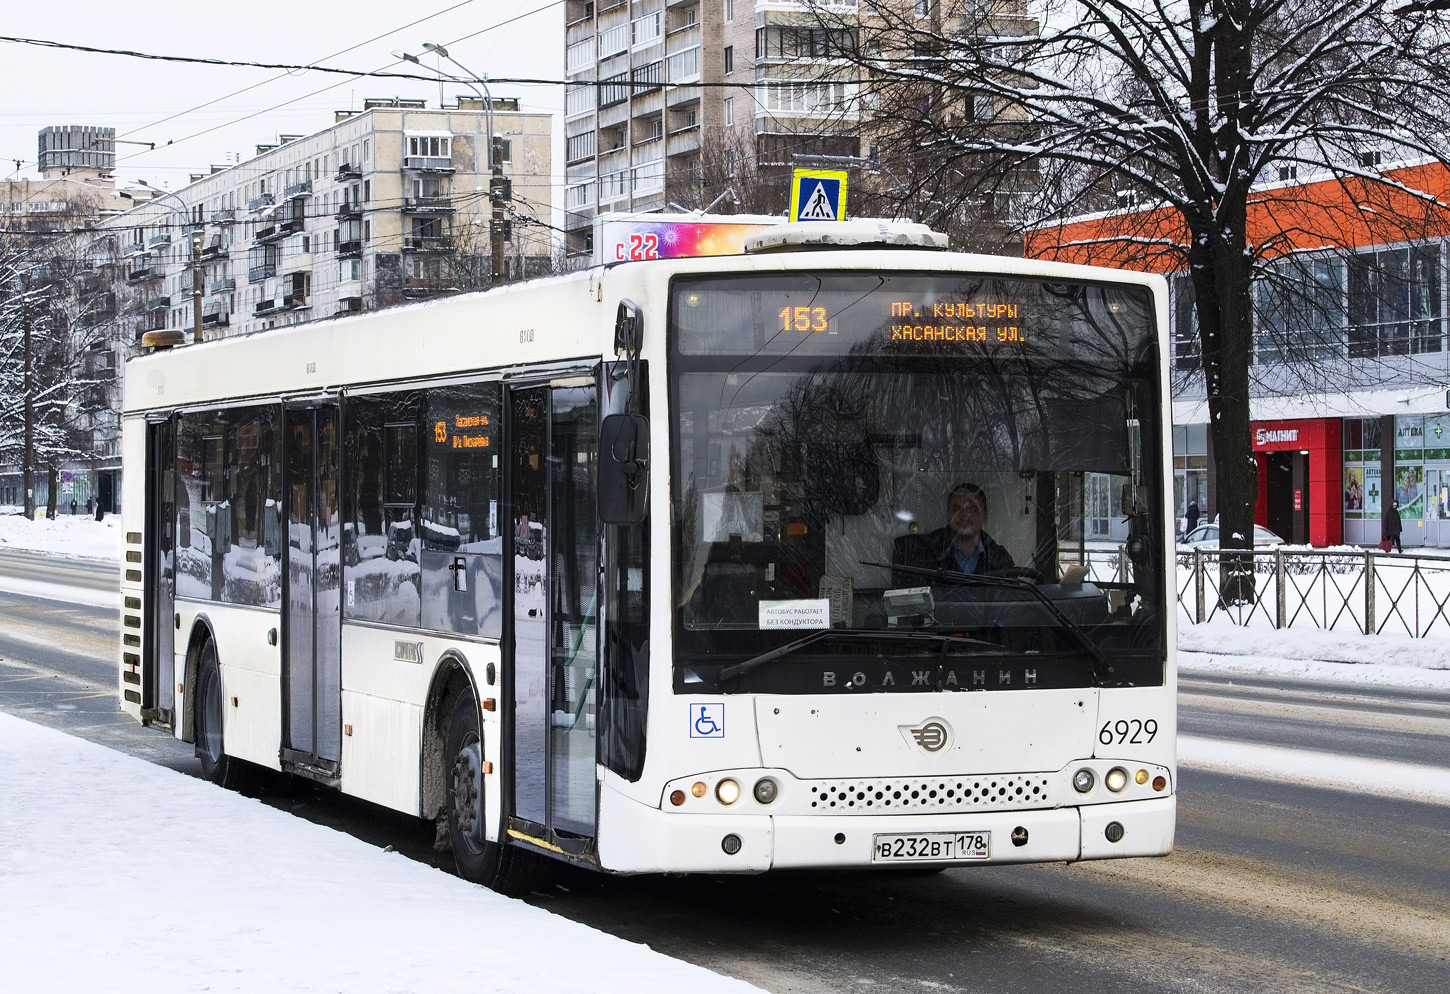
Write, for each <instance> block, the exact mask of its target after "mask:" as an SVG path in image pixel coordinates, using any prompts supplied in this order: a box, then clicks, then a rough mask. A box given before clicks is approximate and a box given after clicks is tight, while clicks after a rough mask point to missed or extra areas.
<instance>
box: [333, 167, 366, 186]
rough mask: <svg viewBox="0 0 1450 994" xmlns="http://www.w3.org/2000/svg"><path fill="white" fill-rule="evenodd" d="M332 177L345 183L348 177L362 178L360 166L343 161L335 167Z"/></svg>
mask: <svg viewBox="0 0 1450 994" xmlns="http://www.w3.org/2000/svg"><path fill="white" fill-rule="evenodd" d="M333 179H334V180H336V181H337V182H339V183H346V182H347V181H348V180H350V179H362V167H361V166H355V165H353V164H352V163H351V162H344V163H343V164H342V165H340V166H338V167H337V175H336V176H334V177H333Z"/></svg>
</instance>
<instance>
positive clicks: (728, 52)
mask: <svg viewBox="0 0 1450 994" xmlns="http://www.w3.org/2000/svg"><path fill="white" fill-rule="evenodd" d="M734 71H735V46H734V45H726V46H725V74H726V75H727V76H728V75H729V74H730V73H732V72H734Z"/></svg>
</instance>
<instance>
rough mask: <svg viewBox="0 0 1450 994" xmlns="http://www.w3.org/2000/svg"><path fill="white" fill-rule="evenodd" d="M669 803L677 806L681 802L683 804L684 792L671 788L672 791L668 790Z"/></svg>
mask: <svg viewBox="0 0 1450 994" xmlns="http://www.w3.org/2000/svg"><path fill="white" fill-rule="evenodd" d="M670 803H671V804H673V805H674V806H675V807H677V808H678V807H679V806H680V805H681V804H684V803H685V792H684V791H683V790H672V791H670Z"/></svg>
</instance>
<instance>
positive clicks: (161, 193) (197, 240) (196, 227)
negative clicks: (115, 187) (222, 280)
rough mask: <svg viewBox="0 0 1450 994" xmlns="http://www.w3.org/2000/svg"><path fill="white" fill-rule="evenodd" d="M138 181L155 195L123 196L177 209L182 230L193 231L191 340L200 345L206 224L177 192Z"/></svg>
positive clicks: (124, 194)
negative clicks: (173, 203) (193, 217)
mask: <svg viewBox="0 0 1450 994" xmlns="http://www.w3.org/2000/svg"><path fill="white" fill-rule="evenodd" d="M136 182H137V183H138V184H140V185H141V186H144V187H145V188H146V189H148V190H150V191H151V192H152V193H154V194H155V196H154V197H152V198H151V199H150V200H139V201H138V200H136V198H135V197H133V196H131V195H130V194H129V193H126V192H124V191H122V193H121V196H123V197H125V198H126V199H127V200H132V201H136V203H138V204H143V203H154V204H159V205H160V206H162V207H165V208H166V209H167V210H172V211H176V212H177V213H178V214H180V215H181V216H182V219H183V220H184V221H185V223H184V224H183V225H182V231H183V232H185V231H186V229H187V228H188V227H189V228H191V232H190V235H191V340H192V342H193V343H194V344H196V345H200V344H201V342H202V333H201V302H202V273H201V243H202V240H203V239H204V238H205V237H206V234H205V231H204V228H205V226H204V225H202V224H200V223H199V222H196V221H192V220H191V215H190V212H189V211H188V210H186V206H187V204H186V201H185V200H182V199H181V198H180V197H178V196H177V195H176V194H174V193H172V192H171V191H170V190H158V189H156V187H154V186H152V185H151V184H150V183H147V182H146V181H145V180H144V179H138V180H137V181H136ZM162 197H171V198H173V199H174V200H175V201H176V202H177V203H179V204H181V206H180V207H173V206H171V205H170V204H168V203H163V202H162V200H161V198H162Z"/></svg>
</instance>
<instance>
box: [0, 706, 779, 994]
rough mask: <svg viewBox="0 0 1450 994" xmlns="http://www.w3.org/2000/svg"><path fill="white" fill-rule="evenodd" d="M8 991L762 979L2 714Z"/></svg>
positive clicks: (431, 988) (682, 985)
mask: <svg viewBox="0 0 1450 994" xmlns="http://www.w3.org/2000/svg"><path fill="white" fill-rule="evenodd" d="M0 950H3V965H0V970H3V973H4V977H5V982H4V988H5V989H6V990H11V991H85V992H86V994H106V992H111V991H116V992H127V994H129V992H132V991H137V990H147V991H157V992H170V991H201V990H205V991H247V992H252V991H265V990H275V991H287V992H289V994H290V992H305V991H347V992H349V994H359V992H364V994H366V992H412V991H419V992H422V991H426V992H430V994H432V992H440V994H444V992H453V991H460V992H461V991H469V992H480V991H499V992H503V991H510V992H512V991H529V992H530V994H554V992H566V991H567V992H570V994H577V992H614V991H618V992H621V994H623V992H629V994H636V992H652V991H658V992H661V994H665V992H669V994H675V992H679V991H689V992H690V994H712V992H735V994H745V992H748V991H757V990H758V988H756V987H752V986H751V985H749V984H746V983H743V982H741V981H737V980H730V979H727V978H724V977H721V976H719V975H718V974H714V973H711V972H709V971H708V970H704V969H701V968H699V967H694V966H690V965H688V964H686V963H683V962H681V961H679V960H675V959H671V958H669V957H667V956H663V955H661V954H659V953H655V952H652V951H651V950H650V949H648V948H647V947H645V946H642V945H637V944H635V943H631V942H626V941H624V940H622V939H617V938H614V937H612V936H609V935H606V934H604V933H603V932H599V931H597V930H595V929H591V928H588V927H586V926H584V925H580V924H577V923H575V922H571V921H568V920H567V919H564V918H560V917H558V916H556V915H552V914H549V913H548V912H546V911H541V910H539V909H537V908H533V907H530V906H529V905H527V904H524V903H523V902H521V901H514V900H510V899H508V898H504V897H501V896H499V895H497V894H494V893H492V892H491V891H488V890H485V889H483V888H482V887H475V886H473V885H470V884H468V883H465V882H464V881H462V880H459V879H458V878H456V877H452V876H450V875H448V874H446V873H443V872H441V871H439V870H434V869H432V868H430V867H426V866H423V865H421V864H418V863H414V862H412V861H411V860H408V859H406V858H404V857H402V856H399V855H396V854H393V853H388V852H384V851H382V850H380V849H376V848H374V847H373V846H370V845H368V844H366V843H364V842H360V841H358V840H357V839H354V838H352V837H351V836H348V835H344V834H342V833H340V832H336V831H333V830H332V829H329V828H324V827H322V826H319V825H314V824H311V823H309V822H306V821H302V820H300V819H297V818H293V817H291V816H290V815H287V814H285V813H283V812H280V811H276V810H273V809H272V808H269V807H267V806H266V805H264V804H262V803H260V802H258V801H255V800H251V799H249V798H246V797H243V796H241V795H240V794H234V793H231V792H228V791H224V790H220V789H218V788H216V787H213V786H212V785H210V784H207V783H204V782H202V781H199V780H196V779H193V778H191V777H187V776H183V775H181V774H179V773H174V772H172V771H170V770H166V769H163V768H161V767H157V766H153V765H152V764H150V763H147V762H144V761H142V760H139V759H133V758H131V757H129V756H125V755H122V754H121V753H117V752H113V751H111V750H109V749H105V748H103V747H101V746H97V745H92V744H90V743H88V742H84V741H82V740H80V739H74V738H70V737H68V736H65V735H62V734H61V733H59V732H55V731H51V730H49V729H45V728H42V727H40V726H38V725H32V724H30V723H28V722H24V721H21V720H20V719H18V718H14V717H11V716H9V715H5V714H0Z"/></svg>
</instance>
